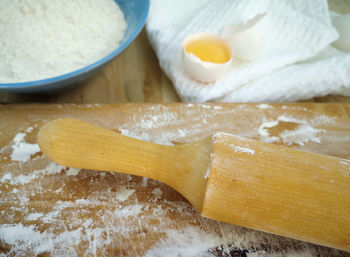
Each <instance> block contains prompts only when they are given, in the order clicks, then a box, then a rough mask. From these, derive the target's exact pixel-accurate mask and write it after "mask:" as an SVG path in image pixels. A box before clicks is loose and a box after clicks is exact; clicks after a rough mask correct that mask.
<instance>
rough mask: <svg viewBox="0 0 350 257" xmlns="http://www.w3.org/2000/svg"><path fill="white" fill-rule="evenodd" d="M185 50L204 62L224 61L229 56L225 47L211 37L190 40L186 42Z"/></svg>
mask: <svg viewBox="0 0 350 257" xmlns="http://www.w3.org/2000/svg"><path fill="white" fill-rule="evenodd" d="M185 50H186V52H187V53H190V54H193V55H195V56H197V57H198V58H199V59H201V60H202V61H204V62H213V63H225V62H227V61H229V60H230V58H231V54H230V52H229V51H228V49H227V47H226V46H225V45H224V44H223V43H222V42H220V41H218V40H213V39H198V40H194V41H191V42H189V43H188V44H186V46H185Z"/></svg>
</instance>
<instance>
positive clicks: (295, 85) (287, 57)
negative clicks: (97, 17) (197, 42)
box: [146, 0, 350, 102]
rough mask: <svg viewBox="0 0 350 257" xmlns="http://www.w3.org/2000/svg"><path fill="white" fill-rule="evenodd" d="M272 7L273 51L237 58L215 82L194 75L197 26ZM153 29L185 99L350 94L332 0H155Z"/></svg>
mask: <svg viewBox="0 0 350 257" xmlns="http://www.w3.org/2000/svg"><path fill="white" fill-rule="evenodd" d="M261 13H266V16H265V17H264V19H267V21H268V22H267V24H269V25H268V26H267V27H266V28H265V29H266V30H264V35H265V40H266V44H265V45H266V46H267V48H266V49H265V50H266V51H265V52H264V54H263V55H262V56H261V57H260V58H259V59H258V60H255V61H250V62H247V61H239V60H236V61H235V62H234V64H233V65H232V69H231V71H230V72H229V74H228V75H227V76H225V77H224V78H222V79H220V80H218V81H217V82H215V83H211V84H203V83H200V82H197V81H195V80H193V79H192V78H191V77H190V76H189V75H188V74H187V72H186V71H185V70H184V68H183V64H182V55H181V48H182V42H183V40H184V39H185V37H186V36H188V35H190V34H192V33H196V32H210V33H215V34H220V32H221V30H222V28H223V27H224V26H226V25H228V24H238V23H244V22H246V21H247V20H249V19H251V18H252V17H254V16H256V15H257V14H261ZM146 29H147V33H148V37H149V39H150V42H151V44H152V46H153V47H154V49H155V52H156V54H157V56H158V59H159V63H160V66H161V68H162V69H163V70H164V72H165V73H166V74H167V76H168V77H169V78H170V79H171V80H172V82H173V84H174V86H175V89H176V91H177V93H178V94H179V96H180V97H181V99H182V100H183V101H185V102H205V101H222V102H273V101H276V102H277V101H279V102H281V101H296V100H301V99H307V98H312V97H316V96H323V95H327V94H342V95H350V54H349V53H344V52H341V51H338V50H336V49H335V48H333V47H331V46H330V44H331V43H332V42H334V41H335V40H336V39H337V38H338V33H337V31H336V29H335V28H334V27H333V26H332V23H331V18H330V13H329V9H328V4H327V1H326V0H308V1H307V0H259V1H256V0H244V1H239V0H176V1H175V0H151V8H150V12H149V16H148V19H147V23H146Z"/></svg>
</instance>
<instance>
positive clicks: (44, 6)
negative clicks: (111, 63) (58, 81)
mask: <svg viewBox="0 0 350 257" xmlns="http://www.w3.org/2000/svg"><path fill="white" fill-rule="evenodd" d="M126 27H127V23H126V21H125V19H124V15H123V13H122V12H121V10H120V9H119V6H118V5H117V4H116V2H115V1H113V0H74V1H71V0H60V1H57V0H50V1H47V0H1V1H0V83H15V82H26V81H34V80H40V79H45V78H50V77H54V76H58V75H62V74H64V73H68V72H72V71H74V70H77V69H79V68H83V67H85V66H86V65H89V64H92V63H94V62H96V61H98V60H99V59H101V58H103V57H105V56H107V55H108V54H110V53H111V52H112V51H113V50H115V49H116V48H117V47H118V45H119V43H120V41H121V40H122V38H123V37H124V34H125V30H126Z"/></svg>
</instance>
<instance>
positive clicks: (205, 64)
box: [182, 33, 232, 83]
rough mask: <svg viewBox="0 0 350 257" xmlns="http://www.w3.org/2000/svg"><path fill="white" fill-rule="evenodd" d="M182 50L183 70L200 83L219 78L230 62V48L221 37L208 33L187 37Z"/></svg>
mask: <svg viewBox="0 0 350 257" xmlns="http://www.w3.org/2000/svg"><path fill="white" fill-rule="evenodd" d="M182 49H183V59H184V66H185V70H186V71H187V72H188V73H189V74H190V75H191V76H192V77H193V78H194V79H196V80H198V81H201V82H206V83H209V82H214V81H216V80H218V79H219V78H221V77H222V76H223V74H224V73H225V71H226V70H227V69H228V67H229V66H230V63H231V61H232V51H231V48H230V46H229V45H228V44H227V43H226V42H225V41H224V40H223V39H222V38H221V37H219V36H217V35H214V34H210V33H196V34H193V35H190V36H188V37H187V38H186V39H185V41H184V43H183V47H182Z"/></svg>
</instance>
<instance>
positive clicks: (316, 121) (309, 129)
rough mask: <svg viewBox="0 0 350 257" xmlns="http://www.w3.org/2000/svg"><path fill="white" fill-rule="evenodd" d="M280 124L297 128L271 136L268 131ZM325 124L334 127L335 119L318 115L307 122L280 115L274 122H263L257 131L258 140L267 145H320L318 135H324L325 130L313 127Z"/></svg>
mask: <svg viewBox="0 0 350 257" xmlns="http://www.w3.org/2000/svg"><path fill="white" fill-rule="evenodd" d="M280 122H288V123H293V124H296V125H297V126H296V127H295V128H294V129H293V130H284V131H283V132H280V133H279V134H278V135H276V136H271V135H270V133H269V130H268V129H271V128H273V127H276V126H278V124H279V123H280ZM325 124H332V125H334V124H335V118H333V117H328V116H326V115H320V116H316V117H314V118H313V119H311V120H310V121H307V120H304V119H298V118H295V117H291V116H286V115H280V116H278V117H277V119H276V120H272V121H271V120H269V121H264V122H263V123H262V124H261V125H260V127H259V129H258V133H259V135H260V139H261V140H262V141H264V142H267V143H278V142H283V143H284V144H287V145H292V144H297V145H304V144H306V143H308V142H314V143H321V139H320V137H319V134H320V133H324V132H325V130H324V129H318V128H315V126H318V125H325Z"/></svg>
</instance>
